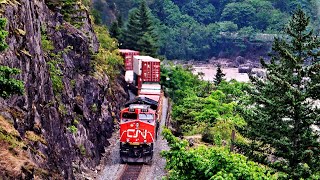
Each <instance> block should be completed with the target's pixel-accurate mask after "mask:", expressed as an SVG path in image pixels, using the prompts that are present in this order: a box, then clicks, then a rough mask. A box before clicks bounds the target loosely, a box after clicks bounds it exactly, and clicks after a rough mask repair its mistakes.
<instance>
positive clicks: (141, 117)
mask: <svg viewBox="0 0 320 180" xmlns="http://www.w3.org/2000/svg"><path fill="white" fill-rule="evenodd" d="M153 119H154V116H153V114H139V120H145V121H150V120H153Z"/></svg>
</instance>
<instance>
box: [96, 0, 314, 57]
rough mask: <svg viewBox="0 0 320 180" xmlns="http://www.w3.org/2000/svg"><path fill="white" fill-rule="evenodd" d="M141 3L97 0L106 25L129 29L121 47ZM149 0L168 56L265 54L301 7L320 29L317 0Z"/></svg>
mask: <svg viewBox="0 0 320 180" xmlns="http://www.w3.org/2000/svg"><path fill="white" fill-rule="evenodd" d="M140 2H141V1H140V0H128V1H125V2H123V1H121V0H110V1H105V0H96V1H95V3H94V5H95V6H94V7H95V9H96V11H95V12H96V15H97V16H99V17H101V19H102V21H101V23H104V24H108V25H109V26H110V27H112V26H114V24H112V22H114V23H118V25H117V26H118V28H120V30H119V31H121V32H123V33H124V34H123V36H122V37H121V36H120V37H119V42H120V43H122V44H123V46H121V47H124V48H125V47H127V46H126V45H125V42H126V39H125V38H123V37H125V36H126V29H127V28H128V26H127V25H126V24H127V23H126V22H127V20H128V19H130V18H129V15H130V14H132V13H134V11H135V10H134V8H137V7H138V6H139V3H140ZM147 4H148V5H149V7H150V13H151V14H152V16H153V24H154V33H156V34H157V35H158V39H157V46H158V47H159V51H158V53H159V54H160V55H163V56H165V57H166V58H168V59H198V60H205V59H207V58H211V57H212V56H215V57H217V56H219V57H233V56H238V55H241V56H247V57H259V56H261V55H262V56H266V55H267V52H268V51H269V50H270V48H271V42H272V41H273V37H274V34H278V33H279V32H281V30H282V28H283V25H284V24H286V23H287V21H288V18H289V17H290V14H291V12H292V11H293V10H294V9H295V8H296V7H297V6H301V7H302V8H303V9H304V10H305V11H306V12H307V14H308V15H309V16H310V17H311V24H312V27H314V28H319V21H317V20H316V19H317V16H318V13H319V12H318V11H319V8H318V6H319V3H318V2H317V1H316V0H238V1H234V0H222V1H217V0H147ZM117 17H118V18H117ZM119 17H121V18H119ZM111 24H112V25H111ZM137 50H139V49H137Z"/></svg>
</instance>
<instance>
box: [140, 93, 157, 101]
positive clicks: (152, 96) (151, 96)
mask: <svg viewBox="0 0 320 180" xmlns="http://www.w3.org/2000/svg"><path fill="white" fill-rule="evenodd" d="M139 97H147V98H149V99H152V100H154V101H157V102H159V100H160V95H139Z"/></svg>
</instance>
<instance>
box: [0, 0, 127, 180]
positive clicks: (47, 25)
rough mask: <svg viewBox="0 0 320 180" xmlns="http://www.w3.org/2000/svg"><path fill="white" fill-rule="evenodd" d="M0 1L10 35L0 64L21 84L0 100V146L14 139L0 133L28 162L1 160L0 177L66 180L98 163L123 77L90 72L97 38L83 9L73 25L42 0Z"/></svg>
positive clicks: (122, 92)
mask: <svg viewBox="0 0 320 180" xmlns="http://www.w3.org/2000/svg"><path fill="white" fill-rule="evenodd" d="M0 5H1V10H0V13H1V17H5V18H6V19H7V21H8V23H7V26H6V29H7V31H8V32H9V35H8V37H7V43H8V45H9V48H8V49H7V50H6V51H5V52H4V53H2V54H0V64H1V65H8V66H10V67H16V68H19V69H21V74H20V75H19V76H18V77H17V78H18V79H20V80H23V81H24V84H25V93H24V95H23V96H13V97H11V98H9V99H7V100H3V99H0V119H1V121H0V144H2V143H1V141H3V140H4V141H3V142H4V144H6V145H7V146H8V147H11V146H12V143H13V141H11V140H10V139H9V140H8V138H7V139H6V138H2V139H1V137H2V136H3V137H13V138H12V139H15V140H17V141H21V142H22V144H21V146H14V149H18V150H17V151H19V152H20V151H21V153H19V156H20V155H21V156H24V157H23V158H24V159H28V160H26V161H22V162H25V163H17V164H16V165H13V167H14V168H15V170H16V171H17V172H15V173H10V172H6V171H7V170H9V169H8V167H7V169H6V167H1V163H0V177H1V176H5V177H9V178H25V179H29V178H31V177H36V176H38V177H40V178H41V179H42V178H44V177H46V178H50V177H53V178H59V177H60V178H64V179H73V178H74V173H75V172H79V171H82V170H83V169H85V168H87V167H89V168H91V167H94V166H95V165H97V163H98V162H99V160H100V158H101V153H103V152H104V147H105V146H107V145H108V138H109V137H110V136H111V133H112V131H113V127H114V122H115V121H116V119H117V117H118V113H117V112H119V111H118V110H119V108H120V106H121V105H122V103H124V102H125V101H126V100H127V98H128V94H127V90H126V89H125V88H123V87H125V83H124V81H123V77H118V78H116V79H115V80H113V81H111V80H109V78H108V76H107V75H102V76H101V75H100V76H94V70H93V68H92V63H91V61H92V54H93V53H95V52H97V51H98V49H99V43H98V40H97V38H96V35H95V33H94V31H93V28H92V24H91V21H90V18H89V13H88V11H86V10H83V11H82V12H81V16H82V17H83V18H82V20H81V21H82V25H81V27H78V28H76V27H75V26H73V25H71V24H70V23H68V22H66V21H65V20H64V17H63V16H62V15H61V14H60V13H59V9H58V8H57V10H56V9H52V8H51V9H49V8H48V6H47V4H46V2H45V1H44V0H4V1H0ZM47 41H50V42H52V45H53V48H50V46H49V47H47V46H48V45H47V44H46V42H47ZM48 49H49V50H50V53H48ZM59 81H60V83H59ZM2 121H3V123H1V122H2ZM7 122H9V123H7ZM3 124H5V125H6V127H7V128H5V127H1V125H3ZM3 126H4V125H3ZM8 127H12V128H13V127H14V128H13V130H12V131H10V130H8V129H10V128H8ZM15 131H17V133H14V134H12V132H15ZM10 133H11V134H10ZM1 135H2V136H1ZM7 146H3V147H7ZM8 152H9V154H10V153H11V151H8ZM19 156H15V158H17V160H13V161H18V160H19V158H18V157H19ZM20 160H21V159H20ZM2 161H6V159H5V160H2ZM0 162H1V159H0ZM26 162H28V163H26Z"/></svg>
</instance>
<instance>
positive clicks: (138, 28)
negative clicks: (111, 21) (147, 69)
mask: <svg viewBox="0 0 320 180" xmlns="http://www.w3.org/2000/svg"><path fill="white" fill-rule="evenodd" d="M121 37H122V38H121V39H122V40H121V41H122V43H123V45H122V47H125V48H129V49H134V50H139V51H141V53H142V54H147V55H151V56H154V55H156V52H157V50H158V47H157V38H156V35H155V33H154V27H153V22H152V18H151V13H150V11H149V9H148V6H147V5H146V2H145V1H142V2H141V4H140V6H139V9H133V10H132V11H131V12H130V14H129V20H128V24H127V28H126V30H125V31H123V34H122V36H121Z"/></svg>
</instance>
